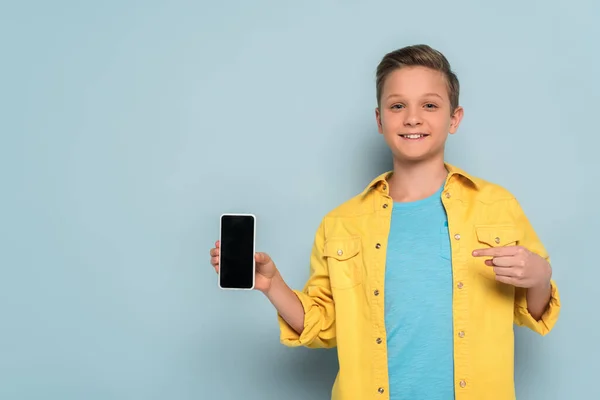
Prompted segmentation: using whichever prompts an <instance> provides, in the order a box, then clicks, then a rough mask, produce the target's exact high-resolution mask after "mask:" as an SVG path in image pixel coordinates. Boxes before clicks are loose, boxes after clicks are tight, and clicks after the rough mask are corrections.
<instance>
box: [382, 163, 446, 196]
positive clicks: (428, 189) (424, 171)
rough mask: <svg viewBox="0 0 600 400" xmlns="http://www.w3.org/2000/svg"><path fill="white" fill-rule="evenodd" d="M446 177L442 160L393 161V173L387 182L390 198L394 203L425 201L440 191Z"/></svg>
mask: <svg viewBox="0 0 600 400" xmlns="http://www.w3.org/2000/svg"><path fill="white" fill-rule="evenodd" d="M447 175H448V171H447V170H446V166H445V165H444V159H443V158H436V159H432V160H427V161H419V162H401V161H399V160H394V172H393V174H392V176H391V177H390V178H389V181H388V184H389V186H390V192H389V193H390V196H391V197H392V199H393V200H394V202H409V201H417V200H421V199H425V198H427V197H429V196H431V195H433V194H434V193H435V192H437V191H438V190H439V189H440V187H441V186H442V184H443V183H444V181H445V180H446V176H447Z"/></svg>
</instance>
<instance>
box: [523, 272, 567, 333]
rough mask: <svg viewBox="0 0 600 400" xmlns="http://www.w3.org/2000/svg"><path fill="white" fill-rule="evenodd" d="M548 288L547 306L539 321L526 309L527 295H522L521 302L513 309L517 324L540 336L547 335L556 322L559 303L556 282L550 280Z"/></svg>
mask: <svg viewBox="0 0 600 400" xmlns="http://www.w3.org/2000/svg"><path fill="white" fill-rule="evenodd" d="M550 290H551V295H550V301H549V303H548V307H547V308H546V311H544V313H543V314H542V317H541V318H540V320H539V321H536V320H535V319H534V318H533V317H532V316H531V314H530V313H529V310H528V309H527V297H526V296H524V299H523V301H522V303H521V304H517V307H516V310H515V311H516V313H517V314H518V315H517V318H516V321H517V325H519V326H526V327H528V328H530V329H531V330H532V331H534V332H536V333H539V334H540V335H542V336H545V335H547V334H548V333H549V332H550V331H551V330H552V328H553V327H554V325H555V324H556V321H557V320H558V315H559V314H560V307H561V305H560V295H559V293H558V288H557V287H556V283H555V282H554V281H550Z"/></svg>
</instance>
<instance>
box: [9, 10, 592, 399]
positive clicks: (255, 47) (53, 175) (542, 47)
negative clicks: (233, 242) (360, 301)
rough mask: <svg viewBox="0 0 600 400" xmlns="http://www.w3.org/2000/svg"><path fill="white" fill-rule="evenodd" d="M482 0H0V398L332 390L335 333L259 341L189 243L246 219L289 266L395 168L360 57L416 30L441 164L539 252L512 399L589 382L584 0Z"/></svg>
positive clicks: (297, 274)
mask: <svg viewBox="0 0 600 400" xmlns="http://www.w3.org/2000/svg"><path fill="white" fill-rule="evenodd" d="M482 3H483V2H476V1H465V0H459V1H454V2H447V1H442V0H432V1H428V2H410V3H408V2H392V1H374V2H371V1H346V2H340V1H337V2H336V1H304V2H297V1H294V2H292V1H274V0H273V1H267V0H260V1H252V2H249V1H246V2H244V1H241V0H238V1H223V2H216V1H213V2H208V1H200V2H198V1H196V2H192V1H189V2H183V1H179V2H177V1H169V2H167V1H162V2H161V1H143V2H142V1H104V2H89V1H88V2H82V1H80V2H76V1H64V0H57V1H54V2H41V1H38V2H34V1H20V2H12V3H9V2H3V3H2V5H0V49H1V60H2V62H1V63H0V107H1V110H2V111H1V118H0V134H1V136H0V183H1V196H0V318H1V320H0V321H1V322H0V398H2V399H19V400H29V399H45V400H46V399H57V400H58V399H60V400H72V399H86V400H95V399H119V400H120V399H127V400H137V399H177V400H185V399H212V398H220V399H247V400H250V399H282V398H286V399H290V400H292V399H306V398H319V399H325V398H328V397H329V393H330V389H331V385H332V383H333V379H334V377H335V374H336V371H337V362H336V357H335V352H334V351H319V350H315V351H310V350H307V349H287V348H285V347H283V346H282V345H280V344H279V341H278V338H279V336H278V330H277V325H276V319H275V311H274V309H273V308H272V306H271V305H270V303H269V302H268V301H267V300H266V298H264V296H262V295H260V293H258V292H233V293H232V292H222V291H219V290H218V288H217V279H216V278H217V277H216V275H215V274H214V272H213V270H212V268H211V266H210V264H209V256H208V251H209V249H210V247H211V246H212V245H213V243H214V241H215V240H216V239H217V236H218V227H219V225H218V224H219V215H220V214H221V213H222V212H252V213H255V214H256V215H257V217H258V242H257V246H258V249H259V250H262V251H267V252H269V253H270V254H271V255H272V256H273V258H274V259H275V260H276V262H277V265H278V267H279V268H280V269H281V271H282V274H283V276H284V277H285V278H286V280H287V282H288V283H289V284H290V285H291V286H292V287H296V288H300V287H301V286H302V285H303V283H304V281H305V279H306V278H307V276H308V258H309V251H310V247H311V245H312V239H313V235H314V233H315V230H316V228H317V225H318V223H319V221H320V219H321V218H322V216H323V215H324V214H325V213H326V212H327V211H328V210H330V209H331V208H333V207H334V206H336V205H337V204H339V203H341V202H342V201H344V200H346V199H348V198H349V197H350V196H352V195H354V194H355V193H357V192H359V191H361V190H362V189H363V187H364V186H365V185H366V184H367V183H368V182H369V181H370V179H371V178H373V177H374V176H375V175H376V174H379V173H380V172H383V171H384V170H386V169H387V168H390V166H391V164H390V158H389V153H388V151H387V150H386V147H385V144H384V142H383V140H382V138H381V136H380V135H378V134H377V131H376V125H375V120H374V108H375V104H376V103H375V87H374V72H375V68H376V65H377V63H378V62H379V60H380V58H381V57H382V56H383V55H384V54H385V53H386V52H388V51H390V50H393V49H396V48H398V47H402V46H405V45H409V44H415V43H428V44H430V45H432V46H434V47H436V48H438V49H440V50H441V51H443V52H444V53H445V54H446V56H447V57H448V58H449V59H450V61H451V63H452V66H453V68H454V69H455V71H456V72H457V74H458V76H459V78H460V81H461V85H462V97H461V103H462V105H463V106H464V107H465V119H464V122H463V124H462V126H461V128H460V130H459V133H458V134H457V135H455V136H454V137H452V138H451V139H450V141H449V143H448V154H447V156H448V161H450V162H452V163H454V164H457V165H458V166H460V167H462V168H465V169H467V170H468V171H469V172H471V173H473V174H475V175H478V176H481V177H484V178H486V179H488V180H491V181H494V182H496V183H499V184H502V185H504V186H506V187H507V188H508V189H509V190H511V191H512V192H513V193H514V194H515V195H516V196H517V197H518V198H519V200H520V201H521V203H522V205H523V208H524V209H525V211H526V212H527V214H528V216H529V217H530V219H531V221H532V223H533V224H534V226H535V228H536V230H537V231H538V233H539V235H540V236H541V238H542V240H543V241H544V243H545V245H546V247H547V248H548V250H549V251H550V253H551V254H552V258H553V261H554V277H555V278H556V280H557V282H558V283H559V285H560V286H559V287H560V290H561V294H562V297H563V302H564V306H563V307H564V308H563V312H562V316H561V319H560V322H559V324H558V325H557V327H556V330H555V331H553V332H552V333H551V334H550V335H549V336H548V337H546V338H541V337H538V336H536V335H535V334H533V333H530V332H529V331H526V330H523V329H517V348H516V351H517V356H516V360H517V364H516V376H515V379H516V383H517V390H518V395H519V398H521V399H528V400H538V399H561V400H564V399H591V398H596V397H600V389H599V388H598V385H597V376H598V375H597V371H598V367H599V361H598V360H599V359H600V349H599V346H598V330H599V329H600V313H598V300H597V299H598V296H597V293H598V281H599V278H600V272H599V268H598V267H599V264H598V257H597V255H596V252H595V250H596V249H597V248H598V244H597V243H596V240H597V239H598V226H600V213H599V212H598V208H597V199H598V195H599V192H598V182H600V179H599V178H600V176H599V175H600V163H599V161H598V160H599V157H598V146H599V144H600V141H599V139H598V115H599V109H600V99H599V97H598V93H599V91H600V79H599V74H598V71H600V55H599V53H598V43H597V42H598V38H600V28H599V27H598V24H597V19H598V17H599V16H600V5H599V4H600V3H598V2H594V1H592V0H589V1H584V0H577V1H573V2H570V3H567V2H561V1H550V2H548V1H529V2H521V1H516V0H514V1H504V2H494V3H486V4H487V5H484V4H482ZM588 296H589V297H588ZM594 371H596V372H594Z"/></svg>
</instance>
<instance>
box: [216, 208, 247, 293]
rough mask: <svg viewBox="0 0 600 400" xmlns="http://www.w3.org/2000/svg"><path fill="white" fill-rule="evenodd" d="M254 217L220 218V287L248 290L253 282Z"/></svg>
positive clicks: (230, 216) (232, 216) (234, 216)
mask: <svg viewBox="0 0 600 400" xmlns="http://www.w3.org/2000/svg"><path fill="white" fill-rule="evenodd" d="M254 224H255V221H254V217H253V216H252V215H223V216H222V217H221V249H220V255H221V261H220V265H219V275H220V276H219V279H220V286H221V287H222V288H227V289H250V288H252V283H253V280H254V231H255V229H254Z"/></svg>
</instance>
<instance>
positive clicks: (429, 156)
mask: <svg viewBox="0 0 600 400" xmlns="http://www.w3.org/2000/svg"><path fill="white" fill-rule="evenodd" d="M393 155H394V160H395V161H397V162H399V163H402V164H405V163H409V164H416V163H423V162H431V161H434V160H438V159H442V160H443V159H444V154H443V151H421V152H417V151H402V150H398V149H397V150H395V151H394V152H393Z"/></svg>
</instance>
